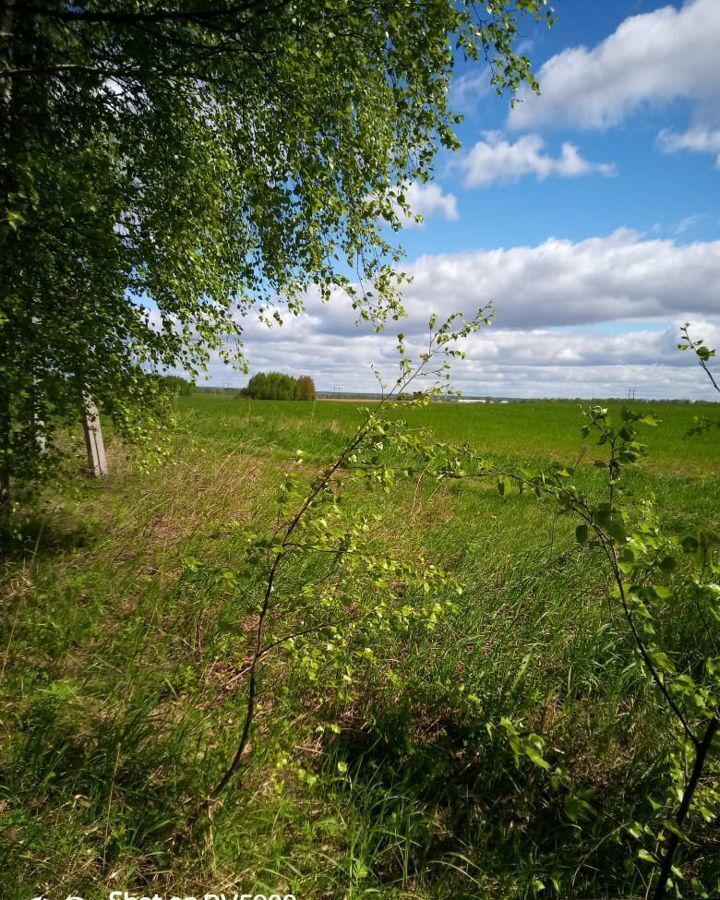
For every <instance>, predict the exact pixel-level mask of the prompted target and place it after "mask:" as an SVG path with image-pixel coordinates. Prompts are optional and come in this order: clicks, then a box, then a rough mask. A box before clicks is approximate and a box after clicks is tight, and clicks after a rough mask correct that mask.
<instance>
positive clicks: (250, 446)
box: [0, 394, 720, 900]
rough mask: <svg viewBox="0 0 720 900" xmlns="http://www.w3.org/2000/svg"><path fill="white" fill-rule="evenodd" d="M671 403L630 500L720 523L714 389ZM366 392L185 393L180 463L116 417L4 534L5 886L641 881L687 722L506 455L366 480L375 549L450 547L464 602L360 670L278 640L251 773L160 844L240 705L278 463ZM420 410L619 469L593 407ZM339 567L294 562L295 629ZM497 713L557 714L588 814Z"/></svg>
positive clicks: (338, 420) (437, 555)
mask: <svg viewBox="0 0 720 900" xmlns="http://www.w3.org/2000/svg"><path fill="white" fill-rule="evenodd" d="M651 408H652V411H653V412H654V413H655V414H656V415H657V416H658V417H659V419H660V420H661V425H660V426H659V427H658V428H656V429H653V428H647V429H646V431H645V432H644V435H645V436H646V439H647V440H646V442H647V445H648V452H649V456H648V459H647V462H645V463H644V464H643V465H642V466H641V467H639V468H638V469H637V470H634V471H633V472H632V473H630V474H629V476H628V490H629V492H630V495H631V498H634V500H635V501H639V500H642V499H645V498H649V497H651V496H652V497H654V498H655V502H656V504H657V508H658V511H659V513H660V515H661V517H662V518H663V519H664V521H665V522H666V523H667V527H668V528H669V529H670V531H671V532H677V533H678V534H679V533H680V532H681V530H686V529H692V528H704V529H712V528H717V527H718V526H720V513H719V509H720V504H719V501H720V442H718V440H717V436H716V434H715V435H714V434H712V433H710V434H706V435H700V436H695V437H690V438H687V437H685V436H684V435H685V433H686V431H687V430H688V428H689V427H690V426H691V425H692V417H693V416H694V415H702V414H703V413H708V410H712V409H714V407H710V406H709V405H707V406H703V405H701V404H694V405H692V406H689V405H683V404H652V407H651ZM361 417H362V408H361V406H358V405H356V404H352V403H340V402H332V401H318V402H316V403H314V404H311V403H272V402H269V401H268V402H261V401H248V400H241V399H235V398H233V397H231V396H227V395H211V394H196V395H194V396H191V397H187V398H181V399H180V400H179V401H178V421H179V430H178V432H177V433H176V434H175V436H174V438H173V443H174V446H173V461H172V462H170V463H168V464H167V465H164V466H163V467H161V468H160V469H157V470H155V471H153V472H149V473H148V472H143V471H142V470H141V469H140V468H139V467H138V466H137V464H135V463H133V461H132V459H131V458H130V457H128V456H127V455H126V454H125V453H124V451H123V450H122V448H121V447H119V446H118V445H117V444H115V443H114V442H113V441H112V440H110V441H109V458H110V463H111V467H112V472H111V475H110V476H109V477H108V478H107V479H104V480H98V481H89V480H86V479H84V478H82V477H80V476H79V475H77V474H73V472H72V471H70V473H69V474H68V475H67V476H66V477H65V479H64V480H62V481H61V482H59V483H58V485H57V486H56V487H54V488H52V489H48V490H47V491H46V494H45V497H44V502H43V507H42V509H41V510H40V511H38V512H36V513H34V514H33V516H32V517H31V518H30V519H29V520H28V521H27V523H26V524H25V526H24V530H23V533H22V535H21V536H20V537H16V538H14V539H12V540H10V539H8V540H7V541H6V546H5V556H4V563H3V570H2V596H3V606H2V610H3V615H2V625H1V627H2V636H1V638H0V672H1V673H2V680H1V682H0V692H1V693H0V704H1V705H0V724H1V728H2V750H1V751H0V852H1V853H2V865H1V868H2V871H3V876H2V879H3V882H2V886H0V895H2V896H4V897H8V898H22V897H27V898H30V897H35V896H37V895H40V894H41V893H44V894H46V895H47V896H48V897H49V898H50V900H55V898H56V897H65V896H67V895H69V894H78V895H79V896H81V897H83V898H84V900H94V898H101V897H102V898H105V897H107V896H108V893H109V892H110V891H111V890H125V889H127V890H128V891H131V892H135V893H138V894H141V895H142V894H147V895H149V896H151V897H152V895H153V894H154V893H158V894H160V895H161V896H162V895H163V894H166V895H168V896H170V895H171V894H172V893H175V894H178V895H180V896H184V895H192V896H202V895H203V894H204V893H206V892H211V891H214V892H217V893H219V892H220V891H224V892H225V893H226V894H228V893H229V894H231V895H232V894H233V893H235V892H237V893H238V894H240V893H243V892H250V893H251V894H253V893H264V894H270V893H272V892H276V893H279V894H280V895H281V896H282V895H283V894H284V893H293V894H294V895H295V896H296V897H297V898H299V900H304V898H341V897H348V898H350V897H352V898H360V897H387V898H400V897H418V898H451V897H452V898H475V897H478V898H485V897H487V898H506V897H533V896H543V897H552V896H559V897H563V898H570V897H576V898H587V897H608V898H610V897H612V898H620V897H636V896H637V897H643V896H645V892H646V885H647V878H648V873H649V868H648V866H647V865H646V864H644V863H643V862H642V860H641V859H640V858H639V857H638V854H637V850H638V845H637V843H636V842H634V839H633V837H632V834H631V833H630V831H629V830H631V829H632V827H633V823H635V822H643V821H645V819H646V818H647V817H648V815H649V814H650V812H651V810H652V804H653V801H654V800H655V799H656V798H657V797H660V796H661V795H663V792H667V790H668V784H669V777H670V776H669V772H668V763H667V760H668V749H669V747H670V746H671V745H673V744H675V743H676V742H677V730H676V729H674V728H672V727H669V726H668V716H667V713H666V710H665V709H664V707H663V705H662V702H661V700H660V698H659V696H658V693H657V691H655V690H654V689H653V687H652V686H651V684H650V683H649V682H648V679H647V678H646V677H644V675H643V671H642V666H641V665H640V664H639V662H638V658H637V656H636V654H635V652H634V649H633V644H632V641H631V639H630V636H629V634H628V629H627V626H626V623H625V621H624V619H623V617H622V615H621V613H620V612H619V610H618V609H617V608H616V607H615V606H614V605H613V603H612V601H609V600H608V598H607V594H608V585H609V579H608V573H607V571H606V570H605V567H604V564H603V560H602V558H601V555H600V554H599V553H598V552H597V551H595V550H593V549H586V548H580V547H578V545H577V543H576V540H575V524H576V523H575V522H574V521H572V519H571V518H570V517H568V516H565V515H562V514H560V513H559V512H558V511H557V508H556V507H554V506H553V505H552V504H551V503H548V502H544V501H538V500H537V499H535V498H534V497H531V496H528V495H526V494H521V495H520V494H512V495H511V496H509V497H507V498H505V499H503V498H502V497H501V496H500V494H499V493H498V492H497V490H496V489H495V486H494V482H493V481H492V480H488V481H483V480H447V479H445V480H441V481H438V480H435V479H433V478H431V477H419V476H418V477H415V476H413V477H410V478H409V479H406V480H402V481H399V482H398V483H397V485H395V486H394V487H392V488H391V489H390V490H389V492H387V493H385V492H383V491H381V490H378V489H371V488H369V487H368V488H366V489H361V488H360V487H357V486H356V487H351V488H350V489H349V491H348V494H347V499H346V504H347V508H348V513H347V514H348V515H350V514H351V513H352V512H353V511H357V510H360V511H363V510H364V511H365V512H366V513H367V514H368V515H369V516H371V517H372V522H373V525H372V528H371V531H370V534H369V536H368V541H370V542H371V543H372V546H373V548H375V549H377V550H378V552H387V553H388V554H390V553H391V554H392V555H393V556H394V557H396V558H398V559H399V560H402V561H407V562H408V563H414V562H417V560H418V559H424V560H426V561H427V562H428V563H433V564H436V565H438V566H442V567H444V568H445V569H446V570H448V571H449V572H451V573H452V574H453V575H454V576H455V577H456V578H457V580H458V582H459V584H460V585H461V587H462V589H463V593H462V596H461V598H460V599H459V600H458V602H457V605H456V607H454V608H450V609H448V610H446V611H444V612H443V613H442V615H441V616H440V618H439V621H438V622H437V624H435V625H434V627H432V628H430V627H426V625H424V624H422V625H421V624H418V623H413V622H411V623H410V625H409V627H408V628H407V629H406V630H405V631H404V632H403V633H402V634H400V633H395V632H392V631H388V632H387V633H386V634H385V637H383V638H382V640H378V642H377V644H376V645H375V646H373V647H371V648H368V649H369V650H370V651H372V652H371V654H370V656H369V657H368V659H369V660H370V662H368V667H367V670H366V671H365V670H360V671H358V672H357V673H354V674H355V675H356V678H355V687H353V688H352V690H351V691H349V692H348V690H346V688H345V687H344V678H345V675H344V674H343V672H340V671H335V669H333V667H332V664H331V663H329V662H328V661H327V658H326V645H327V643H328V641H329V638H327V637H325V636H322V637H321V636H318V637H317V638H315V637H313V638H312V639H308V640H307V641H305V642H300V643H301V644H302V653H303V654H304V656H300V655H299V654H300V649H299V645H296V643H295V642H291V643H290V644H281V645H279V647H278V648H277V650H276V651H275V652H273V653H272V654H269V655H268V657H266V659H265V662H264V665H263V666H262V670H261V682H262V684H261V695H260V702H259V709H258V716H257V720H256V727H255V730H254V733H253V736H252V745H251V753H250V754H249V764H248V767H247V770H246V771H245V772H244V774H243V776H242V779H241V782H238V783H235V784H234V785H231V787H230V789H229V791H228V792H227V793H226V794H225V795H224V797H223V802H222V804H220V805H218V806H217V807H216V808H214V810H213V816H212V821H211V824H210V827H209V829H207V830H206V831H203V832H202V834H201V835H200V836H199V837H198V836H196V837H195V838H193V839H192V840H182V841H175V842H172V841H171V840H170V837H169V836H172V835H173V832H174V830H176V828H177V827H178V825H179V823H182V821H183V817H185V816H187V814H188V811H189V810H191V809H192V808H193V806H194V804H197V802H198V800H199V799H200V798H202V797H203V796H204V795H205V794H206V793H207V791H208V790H209V789H210V787H211V786H212V784H213V783H214V782H215V781H216V780H217V778H218V777H219V774H220V773H221V771H222V769H223V766H224V764H226V762H227V760H228V759H229V757H230V756H231V755H232V753H233V751H234V747H235V746H236V744H237V739H238V735H239V731H240V728H241V725H242V715H243V710H244V705H243V704H244V696H245V690H246V680H247V679H246V676H247V659H248V654H249V653H250V648H251V646H252V642H253V639H254V622H255V619H256V614H257V608H258V603H259V598H260V596H261V588H262V578H263V570H262V565H259V564H258V563H257V562H256V561H254V560H253V558H252V556H251V555H249V553H248V538H247V529H248V528H253V529H255V530H257V531H260V532H263V533H270V532H271V531H272V529H273V526H274V525H275V523H276V522H277V515H278V513H277V506H276V504H275V497H276V494H277V492H278V488H279V486H280V484H281V481H282V476H283V473H284V472H286V471H288V470H292V471H295V472H297V474H298V477H299V478H300V480H301V481H302V480H303V479H308V478H310V477H312V475H313V474H314V473H315V472H317V471H318V470H319V469H320V468H321V467H323V466H325V465H327V464H328V463H329V462H331V461H332V459H333V457H334V455H336V454H337V452H338V451H339V450H340V449H341V448H342V446H343V444H344V442H345V441H346V440H347V437H348V435H349V434H351V433H352V431H353V428H354V427H355V426H356V425H357V423H359V422H360V421H361ZM407 419H408V422H409V424H411V425H423V426H426V427H427V428H429V429H431V430H432V432H433V433H434V434H435V435H436V436H437V438H438V439H439V440H442V441H446V442H449V443H453V444H469V445H471V446H472V447H474V448H475V449H476V451H477V452H479V453H481V454H482V455H484V456H487V457H488V458H489V459H492V460H493V461H495V462H497V463H499V464H502V465H504V466H545V465H546V464H547V463H548V462H552V461H560V462H564V463H568V464H574V463H575V462H576V461H579V466H578V472H577V476H576V480H577V483H578V485H579V486H580V487H582V489H583V490H586V491H588V492H589V493H590V494H595V493H597V492H599V491H600V490H601V489H602V474H601V473H600V472H599V470H598V469H596V468H593V466H592V461H593V459H595V458H597V456H598V455H599V453H600V450H599V449H598V448H596V447H594V446H593V445H592V443H589V442H588V441H587V440H585V441H583V439H582V438H581V437H580V426H581V424H582V421H581V417H580V414H579V411H578V407H577V405H576V404H573V403H569V402H533V403H518V404H508V405H502V406H501V405H476V404H463V405H455V404H435V405H432V406H430V407H428V408H425V409H412V410H409V411H408V414H407ZM298 450H302V451H303V453H304V458H305V463H304V465H303V466H298V465H297V463H296V462H295V459H296V452H297V451H298ZM76 468H77V466H76ZM70 469H71V470H72V466H71V467H70ZM343 514H344V513H343ZM361 576H362V573H359V574H358V576H357V577H358V578H360V577H361ZM331 578H332V569H331V568H329V566H328V564H326V561H325V560H322V559H321V560H319V561H318V560H317V559H314V558H313V559H310V560H307V559H302V560H300V561H298V562H297V564H292V565H290V566H289V567H288V569H287V570H286V571H284V573H283V575H282V577H281V578H280V580H279V583H278V584H277V586H276V588H277V596H278V597H279V598H280V599H279V601H278V603H279V605H278V610H279V612H278V614H277V616H276V617H274V618H273V621H272V623H271V625H272V628H273V629H275V630H274V631H273V632H272V633H273V634H275V633H277V634H279V635H281V636H282V635H283V634H285V633H286V630H287V629H290V630H292V629H293V628H295V629H298V628H299V625H298V623H299V622H302V621H304V620H303V618H302V616H303V615H304V613H303V611H302V598H303V597H304V596H306V595H307V596H308V597H310V596H311V591H314V590H317V585H319V584H320V585H322V583H323V580H325V581H327V582H328V583H330V581H331ZM363 584H364V582H363ZM377 590H378V588H377V584H375V585H374V586H371V587H369V588H368V591H370V592H372V591H377ZM380 593H381V590H380ZM315 596H316V594H312V597H315ZM341 599H342V598H341ZM364 599H365V598H364V595H363V594H362V591H361V592H360V593H358V595H357V596H352V597H350V596H349V597H348V599H347V602H348V605H355V606H358V605H360V606H361V605H362V603H363V602H364ZM420 599H422V598H420ZM368 602H369V601H368ZM373 602H375V601H373ZM413 602H415V598H414V597H413V596H410V595H409V596H408V603H409V604H412V603H413ZM418 602H420V601H419V600H418ZM283 610H288V612H283ZM671 615H672V611H671V612H670V613H668V616H671ZM676 618H677V617H676ZM672 623H673V626H672V627H673V640H674V641H675V643H674V645H673V648H674V652H676V653H677V654H678V656H679V657H680V656H682V654H683V653H686V652H689V650H688V648H692V647H693V646H694V645H695V644H697V643H698V642H700V643H702V642H703V641H704V640H706V639H708V640H709V637H708V635H707V633H706V632H707V628H706V627H705V626H703V625H702V624H700V623H699V621H698V619H697V618H696V617H695V616H694V613H693V612H692V610H690V611H687V610H685V611H683V614H682V616H680V617H679V620H678V621H676V619H672ZM698 635H700V637H699V636H698ZM360 636H362V634H361V635H360ZM324 648H325V649H324ZM328 652H329V651H328ZM312 654H315V656H312ZM311 658H312V659H313V660H315V662H313V665H314V666H316V667H317V669H316V670H312V671H311V668H312V667H310V668H308V665H307V660H308V659H311ZM315 671H317V672H319V673H320V677H317V676H316V675H315V674H314V672H315ZM503 717H508V718H509V719H511V720H512V721H513V722H515V723H519V724H520V725H521V726H522V727H524V728H527V729H528V730H532V731H533V732H535V733H537V734H539V735H541V736H542V738H543V740H544V741H545V746H546V748H547V750H548V753H549V754H550V755H551V756H552V758H553V760H556V761H561V762H562V766H563V768H564V769H565V770H567V771H568V772H569V773H570V775H571V777H572V779H573V780H574V783H575V784H576V785H577V786H578V788H579V789H580V790H581V791H583V792H584V794H583V796H586V797H587V798H588V802H589V804H590V806H591V808H592V811H591V812H590V813H588V815H587V817H580V818H579V819H578V818H577V817H573V816H572V815H569V814H568V809H567V806H566V804H565V803H564V797H563V790H562V789H561V788H560V787H558V785H557V784H553V781H552V778H551V777H550V775H547V774H545V773H544V772H543V771H542V770H540V769H538V767H536V766H532V765H524V764H523V763H522V761H521V762H520V764H516V760H515V758H514V755H513V753H512V751H511V749H510V747H509V746H508V743H507V741H504V740H502V739H501V736H500V734H499V733H498V728H497V723H498V722H499V721H500V720H501V719H502V718H503ZM488 726H490V727H488ZM719 858H720V833H719V832H718V829H717V823H716V822H710V823H708V824H705V825H703V824H702V823H700V824H698V825H696V827H695V830H694V832H693V844H692V847H691V848H689V849H688V850H687V859H688V864H687V866H688V868H687V871H688V875H687V877H688V878H689V879H692V877H693V876H694V875H701V876H702V878H703V879H704V883H705V884H720V880H719V879H720V862H719V861H718V860H719ZM713 879H715V880H714V881H713ZM684 896H693V893H692V889H691V888H689V889H688V890H687V891H686V893H685V894H684ZM697 896H699V894H698V895H697ZM708 896H710V895H708Z"/></svg>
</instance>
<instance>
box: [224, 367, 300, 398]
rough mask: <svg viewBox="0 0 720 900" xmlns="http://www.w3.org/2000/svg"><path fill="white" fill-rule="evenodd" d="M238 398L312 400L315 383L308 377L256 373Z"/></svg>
mask: <svg viewBox="0 0 720 900" xmlns="http://www.w3.org/2000/svg"><path fill="white" fill-rule="evenodd" d="M240 396H242V397H252V398H254V399H255V400H314V399H315V382H314V381H313V380H312V378H311V377H310V376H309V375H301V376H300V377H299V378H294V377H293V376H292V375H285V374H284V373H283V372H258V373H257V374H256V375H253V377H252V378H251V379H250V381H249V382H248V383H247V387H244V388H243V389H242V390H241V391H240Z"/></svg>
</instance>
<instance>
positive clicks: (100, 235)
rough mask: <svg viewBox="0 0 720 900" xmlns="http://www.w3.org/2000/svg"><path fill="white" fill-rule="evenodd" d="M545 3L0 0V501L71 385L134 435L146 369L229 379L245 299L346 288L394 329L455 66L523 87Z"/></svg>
mask: <svg viewBox="0 0 720 900" xmlns="http://www.w3.org/2000/svg"><path fill="white" fill-rule="evenodd" d="M545 3H546V0H512V2H510V0H490V2H488V3H487V4H485V5H483V7H482V9H480V8H479V7H478V6H476V4H475V3H473V2H471V0H463V2H459V3H457V2H454V0H422V2H409V0H404V2H399V0H364V2H357V0H323V2H321V3H319V2H317V0H294V2H285V0H213V2H210V3H188V2H178V0H170V2H164V3H161V2H158V0H146V2H143V3H142V4H137V3H134V2H129V0H102V2H97V0H87V2H84V3H79V4H67V3H64V2H60V0H40V2H38V3H34V4H32V5H30V6H28V5H26V4H24V3H22V4H21V3H19V2H12V0H4V2H2V3H0V33H1V36H0V123H1V126H0V131H1V133H0V142H1V143H2V147H1V151H0V157H1V159H2V167H1V168H0V182H1V191H0V194H1V196H2V209H0V461H1V463H2V465H1V466H0V468H1V469H2V472H3V477H2V482H3V485H2V486H4V487H6V486H7V481H8V476H9V474H10V473H14V474H19V473H20V467H19V466H18V465H17V462H14V461H15V460H19V459H23V460H24V461H26V462H28V463H32V464H30V465H28V466H26V469H27V471H26V472H25V473H24V474H26V475H28V476H31V475H37V474H38V471H39V468H38V467H40V468H42V457H41V456H40V455H39V454H38V453H37V452H36V449H37V446H38V440H39V438H42V439H43V441H44V442H45V443H46V444H47V443H48V442H50V443H51V441H52V436H53V427H54V425H56V424H57V423H61V422H63V421H68V422H70V421H72V420H74V418H75V417H76V415H77V409H78V405H79V402H80V397H81V396H82V394H83V393H84V392H85V391H86V390H87V389H88V388H90V389H91V390H92V393H93V396H94V397H95V399H96V400H97V401H98V403H99V404H100V405H101V407H102V408H104V409H105V411H106V412H109V413H111V414H112V416H113V418H114V419H115V422H116V424H117V426H118V428H119V430H120V431H121V432H123V433H124V434H126V435H129V436H138V435H139V434H140V433H141V432H142V431H143V429H145V428H146V427H147V426H148V425H149V424H152V421H153V419H154V417H155V416H156V414H157V412H158V408H159V403H160V396H161V394H162V391H161V383H159V382H157V381H156V380H154V379H153V380H148V379H147V378H146V377H145V373H146V372H147V371H148V370H163V369H166V368H168V367H177V368H184V369H185V370H186V371H187V372H188V373H190V374H192V375H194V374H197V373H198V372H199V371H200V370H201V369H202V368H203V366H204V365H205V364H206V363H207V361H208V359H209V357H210V355H211V354H212V353H214V352H216V353H217V354H219V356H220V357H221V358H222V359H224V360H227V361H230V362H233V361H234V362H240V363H241V364H242V351H241V348H240V340H239V338H240V336H241V331H242V325H241V322H242V317H243V315H244V314H246V313H247V312H248V310H249V309H250V308H251V307H253V306H259V307H260V308H261V309H262V310H264V314H265V315H266V316H271V317H272V316H274V317H276V318H280V309H281V308H282V307H283V306H286V307H287V308H289V309H290V310H291V311H293V312H297V311H298V310H299V309H300V307H301V304H302V297H303V295H304V294H305V293H306V292H307V291H308V290H309V289H314V290H317V291H319V293H320V294H321V296H322V297H323V298H328V297H329V296H330V293H331V291H332V289H333V288H334V287H336V286H340V287H341V288H344V289H346V290H348V291H350V292H351V294H352V296H353V302H354V305H355V308H356V310H357V312H358V315H360V316H363V317H366V318H372V319H373V320H375V321H378V322H380V321H382V320H383V318H384V317H385V316H386V315H388V314H389V313H390V314H393V315H397V314H398V313H399V311H400V304H399V300H398V295H397V281H398V276H397V274H396V271H395V268H394V264H395V263H396V262H397V260H398V258H399V254H398V251H397V250H396V248H395V247H394V246H393V245H392V244H391V243H390V242H389V241H388V239H387V232H386V231H384V230H383V229H384V225H385V224H387V223H389V225H390V226H391V228H392V229H395V230H397V229H398V228H399V227H400V221H399V218H398V211H399V209H403V206H404V203H405V201H404V196H403V193H402V191H403V187H402V186H403V185H405V184H407V183H408V181H412V180H420V181H423V180H426V179H428V178H429V177H430V176H431V171H432V163H433V158H434V155H435V153H436V150H437V148H438V146H444V147H447V148H456V147H457V146H458V144H457V139H456V137H455V135H454V133H453V125H454V124H455V122H456V119H455V118H454V117H453V115H452V114H451V112H450V111H449V109H448V105H447V88H448V83H449V78H450V75H451V72H452V69H453V62H454V54H455V53H456V52H459V53H461V54H462V53H464V54H465V55H466V56H468V57H470V58H473V59H477V58H478V57H480V56H483V55H484V56H486V57H487V58H488V59H489V60H490V62H491V67H492V75H491V80H492V82H493V84H494V85H495V86H496V88H497V89H498V90H503V89H508V90H509V91H511V92H514V91H515V90H516V89H517V87H518V86H519V85H520V84H521V83H522V82H529V83H530V84H534V82H533V78H532V75H531V73H530V68H529V62H528V60H527V58H526V57H524V56H520V55H518V54H517V52H516V51H515V49H514V42H515V39H516V37H517V28H518V19H519V17H522V16H523V15H526V14H529V15H531V16H534V17H536V18H540V17H541V16H542V15H546V16H548V17H549V16H550V13H549V12H547V11H546V7H545ZM357 283H360V284H362V285H363V287H362V289H360V290H358V289H353V287H352V285H353V284H357ZM278 298H282V299H281V300H280V299H278ZM229 335H235V336H236V337H237V339H238V340H236V341H235V342H233V341H229V340H228V336H229Z"/></svg>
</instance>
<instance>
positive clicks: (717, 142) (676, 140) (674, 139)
mask: <svg viewBox="0 0 720 900" xmlns="http://www.w3.org/2000/svg"><path fill="white" fill-rule="evenodd" d="M658 143H659V144H660V147H661V148H662V149H663V150H664V151H665V152H666V153H676V152H677V151H679V150H692V151H694V152H696V153H712V154H717V156H716V159H715V167H716V168H718V169H720V128H715V129H712V128H703V127H702V126H695V127H694V128H689V129H688V130H687V131H683V132H681V133H680V134H678V133H677V132H675V131H671V130H669V129H667V128H665V129H663V130H662V131H661V132H660V134H659V135H658Z"/></svg>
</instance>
